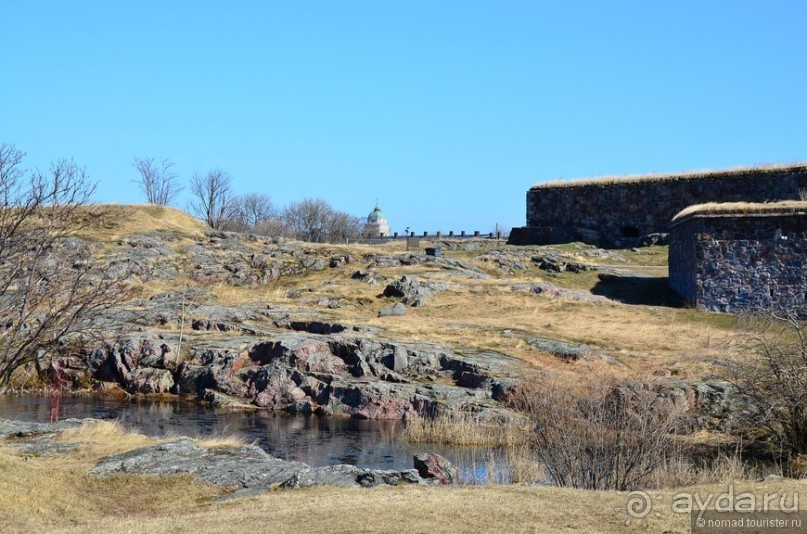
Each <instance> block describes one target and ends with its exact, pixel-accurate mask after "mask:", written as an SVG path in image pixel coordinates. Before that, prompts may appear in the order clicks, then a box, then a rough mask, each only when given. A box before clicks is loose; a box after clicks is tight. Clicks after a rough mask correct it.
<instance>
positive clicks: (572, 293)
mask: <svg viewBox="0 0 807 534" xmlns="http://www.w3.org/2000/svg"><path fill="white" fill-rule="evenodd" d="M512 290H513V291H529V292H531V293H535V294H536V295H543V296H546V297H549V298H553V299H558V298H567V299H570V300H576V301H579V302H587V303H589V304H607V303H609V302H611V301H610V300H609V299H608V298H606V297H603V296H601V295H592V294H591V293H589V292H588V291H576V290H574V289H566V288H563V287H558V286H555V285H552V284H546V283H539V284H514V285H513V286H512Z"/></svg>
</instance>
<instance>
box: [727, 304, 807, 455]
mask: <svg viewBox="0 0 807 534" xmlns="http://www.w3.org/2000/svg"><path fill="white" fill-rule="evenodd" d="M742 320H743V322H744V328H743V330H744V333H743V334H742V335H741V336H739V338H738V339H737V340H735V345H734V349H735V352H736V367H735V368H734V372H733V373H732V374H731V376H730V380H731V382H732V383H733V384H734V386H735V387H736V388H737V391H738V393H739V395H740V397H741V398H742V406H743V411H744V421H743V422H744V428H745V430H746V433H747V434H748V435H749V437H751V438H756V439H761V440H763V441H767V442H768V443H770V444H771V445H772V446H773V448H774V449H775V451H776V452H777V453H780V454H782V455H783V456H795V455H799V454H802V455H804V454H807V337H806V336H807V324H806V323H805V322H804V320H802V319H800V318H799V317H798V316H797V315H796V314H795V313H793V312H788V311H779V312H772V313H771V314H770V315H768V316H767V317H750V316H748V317H744V318H743V319H742Z"/></svg>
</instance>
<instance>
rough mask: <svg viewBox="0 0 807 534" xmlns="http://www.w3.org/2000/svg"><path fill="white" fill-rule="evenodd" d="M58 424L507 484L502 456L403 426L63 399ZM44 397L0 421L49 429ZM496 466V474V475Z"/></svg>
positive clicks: (316, 462)
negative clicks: (410, 438)
mask: <svg viewBox="0 0 807 534" xmlns="http://www.w3.org/2000/svg"><path fill="white" fill-rule="evenodd" d="M59 408H60V414H59V417H60V419H67V418H70V417H77V418H81V417H94V418H97V419H118V420H119V421H120V422H121V423H123V425H124V426H126V427H127V428H131V429H136V430H138V431H139V432H142V433H143V434H146V435H149V436H154V437H163V436H172V435H175V436H191V437H200V438H205V437H212V436H223V435H236V436H240V437H241V438H243V439H244V440H245V441H247V442H254V443H255V444H256V445H258V446H260V447H261V448H263V449H264V450H265V451H266V452H268V453H269V454H271V455H272V456H275V457H277V458H283V459H285V460H297V461H301V462H305V463H307V464H310V465H313V466H317V467H319V466H324V465H331V464H352V465H358V466H361V467H368V468H372V469H411V468H412V455H413V454H416V453H418V452H424V451H430V452H436V453H438V454H442V455H443V456H445V457H446V458H448V459H449V461H451V462H452V463H453V464H454V465H456V466H457V467H458V468H459V469H460V478H461V479H462V481H463V482H466V483H475V482H485V481H487V480H488V475H489V474H490V476H491V478H494V479H495V480H496V481H497V482H509V476H507V469H506V468H505V466H506V461H505V460H504V455H503V453H502V451H500V450H497V449H486V448H485V449H479V448H468V447H444V446H438V445H430V444H415V445H410V444H409V443H408V442H407V441H406V440H404V439H402V438H401V436H402V432H403V422H401V421H380V420H360V419H347V418H340V417H318V416H306V415H288V414H284V413H278V412H268V411H255V412H240V411H229V410H214V409H212V408H209V407H205V406H199V405H197V404H194V403H190V402H182V401H176V402H152V401H146V400H143V399H133V400H131V401H117V400H110V399H101V398H92V397H64V398H62V400H61V405H60V407H59ZM50 417H51V414H50V410H49V407H48V399H47V398H45V397H0V418H7V419H21V420H25V421H37V422H45V423H46V422H48V421H50ZM493 466H495V467H493Z"/></svg>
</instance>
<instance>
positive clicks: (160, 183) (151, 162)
mask: <svg viewBox="0 0 807 534" xmlns="http://www.w3.org/2000/svg"><path fill="white" fill-rule="evenodd" d="M132 165H133V166H134V168H135V169H137V172H138V174H139V175H140V176H139V177H137V178H135V179H134V180H132V181H133V182H134V183H136V184H137V185H138V186H139V187H140V190H141V191H143V194H145V195H146V201H147V202H148V203H149V204H157V205H158V206H167V205H168V204H170V203H171V200H172V199H173V198H174V197H175V196H176V195H177V193H179V192H180V191H182V189H183V188H182V186H181V185H179V183H178V182H177V174H176V173H175V172H174V165H176V164H175V163H174V162H173V161H171V160H169V159H168V158H163V159H161V160H160V161H159V162H157V161H155V159H154V158H149V157H143V158H137V157H136V158H135V159H134V162H133V163H132Z"/></svg>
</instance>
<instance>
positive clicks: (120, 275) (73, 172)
mask: <svg viewBox="0 0 807 534" xmlns="http://www.w3.org/2000/svg"><path fill="white" fill-rule="evenodd" d="M22 159H23V153H22V152H20V151H19V150H17V149H16V148H15V147H14V146H11V145H0V304H1V305H0V390H3V389H5V388H7V387H8V385H9V383H10V381H11V378H12V375H14V373H15V372H16V371H17V370H18V369H20V368H21V367H23V366H26V365H28V364H30V363H32V362H33V361H35V360H36V359H37V358H38V357H40V356H42V355H43V354H44V355H47V354H49V353H51V351H53V350H54V349H55V348H57V347H58V345H59V343H60V342H61V341H62V340H63V339H64V338H65V337H66V336H68V335H69V334H76V333H87V332H91V331H92V330H93V329H95V328H97V327H95V326H94V324H93V321H94V319H95V318H96V316H97V314H98V313H99V312H101V311H103V310H105V309H107V308H109V307H110V306H113V305H115V304H116V303H118V302H120V301H121V300H122V299H123V298H125V295H126V292H127V290H126V280H127V279H128V273H127V272H125V271H121V270H119V269H118V270H115V271H113V270H111V269H110V268H109V267H108V266H105V265H103V264H102V263H100V262H98V261H96V259H95V258H94V257H93V254H92V251H91V249H90V248H89V246H88V244H87V243H86V242H84V241H82V240H78V239H72V240H71V239H68V238H69V237H70V235H71V234H72V233H73V232H75V231H79V230H81V229H82V228H85V227H86V226H87V225H89V224H92V223H93V222H95V221H94V218H93V217H88V216H87V211H88V206H87V204H88V201H89V198H90V195H91V194H92V193H93V191H94V188H95V186H94V184H92V183H91V182H90V181H89V180H88V177H87V175H86V173H85V171H84V170H83V169H82V168H80V167H78V166H77V165H76V164H75V163H73V162H71V161H67V160H62V161H59V162H57V163H55V164H54V165H52V167H51V169H50V172H49V173H48V174H47V175H45V174H42V173H40V172H38V171H29V170H26V169H24V168H23V167H22Z"/></svg>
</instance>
